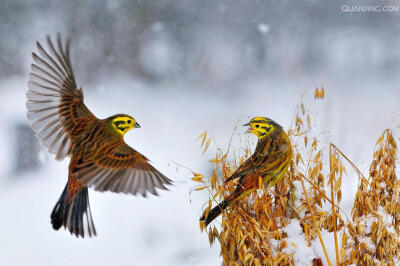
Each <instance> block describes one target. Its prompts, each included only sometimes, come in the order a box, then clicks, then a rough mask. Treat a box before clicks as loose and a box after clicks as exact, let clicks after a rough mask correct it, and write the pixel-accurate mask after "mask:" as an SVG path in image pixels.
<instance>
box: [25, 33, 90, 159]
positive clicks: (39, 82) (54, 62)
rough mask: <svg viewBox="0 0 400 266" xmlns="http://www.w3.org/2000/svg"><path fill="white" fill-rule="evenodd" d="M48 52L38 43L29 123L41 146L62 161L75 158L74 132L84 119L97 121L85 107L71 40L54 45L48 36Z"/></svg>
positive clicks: (58, 38)
mask: <svg viewBox="0 0 400 266" xmlns="http://www.w3.org/2000/svg"><path fill="white" fill-rule="evenodd" d="M47 45H48V50H47V51H46V50H45V49H44V48H43V46H42V45H41V44H40V43H39V42H37V48H38V51H39V55H37V54H36V53H32V57H33V60H34V64H32V65H31V73H30V80H29V83H28V87H29V90H28V92H27V93H26V96H27V99H28V100H27V102H26V106H27V109H28V119H29V121H30V125H31V128H32V129H33V131H35V132H36V136H37V137H38V138H39V139H40V141H41V143H42V144H43V145H44V146H46V147H48V149H49V151H50V152H51V153H54V154H56V159H58V160H60V159H63V158H65V157H66V156H68V155H69V154H71V152H72V149H73V144H74V143H73V142H72V140H71V134H72V129H73V128H74V126H76V125H77V124H78V123H79V122H80V121H81V120H82V119H97V118H96V117H95V116H94V115H93V114H92V113H91V112H90V111H89V110H88V109H87V107H86V106H85V104H84V103H83V94H82V90H81V89H80V88H78V87H77V85H76V82H75V78H74V74H73V71H72V67H71V60H70V55H69V47H70V42H69V40H67V41H66V43H65V45H64V44H63V43H62V39H61V35H60V34H58V35H57V43H56V45H54V44H53V42H52V41H51V39H50V37H49V36H47Z"/></svg>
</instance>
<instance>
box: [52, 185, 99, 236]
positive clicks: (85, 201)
mask: <svg viewBox="0 0 400 266" xmlns="http://www.w3.org/2000/svg"><path fill="white" fill-rule="evenodd" d="M67 191H68V184H67V185H66V186H65V188H64V191H63V193H62V194H61V197H60V199H59V200H58V202H57V204H56V206H55V207H54V209H53V212H52V213H51V223H52V225H53V228H54V230H58V229H60V228H61V226H63V227H65V228H66V229H68V231H69V232H70V233H71V234H74V235H75V236H76V237H79V236H81V237H84V236H85V235H88V236H89V237H91V236H96V229H95V227H94V224H93V220H92V214H91V212H90V205H89V195H88V189H87V187H84V188H82V189H81V190H80V191H79V192H78V193H77V194H76V195H75V196H74V197H73V198H71V199H68V198H67Z"/></svg>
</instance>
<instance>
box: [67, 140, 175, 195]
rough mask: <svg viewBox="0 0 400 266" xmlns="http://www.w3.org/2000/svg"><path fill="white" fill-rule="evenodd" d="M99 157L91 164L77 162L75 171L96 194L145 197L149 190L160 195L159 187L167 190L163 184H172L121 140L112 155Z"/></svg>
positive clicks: (99, 155) (104, 149) (108, 153)
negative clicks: (118, 193) (103, 192)
mask: <svg viewBox="0 0 400 266" xmlns="http://www.w3.org/2000/svg"><path fill="white" fill-rule="evenodd" d="M109 145H110V146H112V145H115V144H114V143H110V144H109ZM102 150H103V151H107V150H109V149H108V148H103V149H102ZM96 157H97V159H95V160H93V161H91V162H80V163H79V162H78V164H77V165H76V167H75V168H74V169H73V170H72V171H73V173H74V174H75V176H76V177H77V178H78V179H79V180H81V181H82V182H83V183H84V184H85V185H87V186H90V187H93V188H94V189H95V190H97V191H111V192H122V193H125V194H132V195H136V194H137V193H141V194H142V195H143V196H144V197H145V196H146V191H149V192H151V193H152V194H154V195H157V191H156V188H159V189H165V190H166V189H167V188H166V187H165V186H164V185H169V184H171V180H170V179H168V178H167V177H166V176H164V175H163V174H162V173H161V172H159V171H158V170H157V169H155V168H154V167H153V166H152V165H151V164H150V163H149V162H148V159H147V158H146V157H145V156H143V155H142V154H140V153H139V152H137V151H135V150H134V149H132V148H131V147H129V146H128V145H127V144H126V143H125V142H124V141H123V140H122V139H121V140H120V141H119V144H118V145H116V147H115V148H114V149H113V151H112V152H107V153H106V152H103V153H100V154H98V155H97V156H96Z"/></svg>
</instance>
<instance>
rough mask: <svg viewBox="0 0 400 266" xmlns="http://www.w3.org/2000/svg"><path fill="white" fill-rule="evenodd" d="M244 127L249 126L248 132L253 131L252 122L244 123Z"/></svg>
mask: <svg viewBox="0 0 400 266" xmlns="http://www.w3.org/2000/svg"><path fill="white" fill-rule="evenodd" d="M243 126H244V127H246V126H249V128H248V129H247V131H246V133H251V131H253V128H252V127H251V126H250V122H249V123H247V124H244V125H243Z"/></svg>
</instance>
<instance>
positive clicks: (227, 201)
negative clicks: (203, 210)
mask: <svg viewBox="0 0 400 266" xmlns="http://www.w3.org/2000/svg"><path fill="white" fill-rule="evenodd" d="M236 198H237V197H235V196H234V195H232V196H230V197H228V198H226V199H224V200H223V201H222V202H221V203H219V204H218V205H217V206H215V207H214V208H212V209H211V210H210V211H209V212H208V215H207V217H206V216H205V215H203V216H202V217H201V218H200V222H204V223H205V225H206V226H207V225H209V224H210V223H211V222H212V221H213V220H214V219H215V218H217V217H218V216H219V215H220V214H221V213H222V211H223V210H225V209H226V208H227V207H228V206H229V205H230V204H231V202H232V201H234V200H235V199H236Z"/></svg>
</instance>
